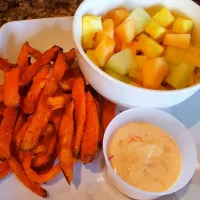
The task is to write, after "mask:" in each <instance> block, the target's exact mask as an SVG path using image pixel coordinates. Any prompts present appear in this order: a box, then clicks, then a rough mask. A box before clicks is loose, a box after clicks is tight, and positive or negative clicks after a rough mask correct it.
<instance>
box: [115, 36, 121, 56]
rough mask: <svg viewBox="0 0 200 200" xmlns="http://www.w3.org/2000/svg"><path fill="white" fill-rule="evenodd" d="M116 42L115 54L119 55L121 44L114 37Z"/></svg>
mask: <svg viewBox="0 0 200 200" xmlns="http://www.w3.org/2000/svg"><path fill="white" fill-rule="evenodd" d="M114 41H115V49H114V52H115V53H117V52H119V51H121V42H120V41H119V40H118V39H117V38H116V37H114Z"/></svg>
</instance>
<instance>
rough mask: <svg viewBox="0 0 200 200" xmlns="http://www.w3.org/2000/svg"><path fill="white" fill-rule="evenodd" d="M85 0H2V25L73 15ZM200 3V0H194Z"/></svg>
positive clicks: (0, 14) (0, 4)
mask: <svg viewBox="0 0 200 200" xmlns="http://www.w3.org/2000/svg"><path fill="white" fill-rule="evenodd" d="M82 1H83V0H0V26H1V25H3V24H4V23H6V22H9V21H16V20H24V19H37V18H44V17H61V16H73V15H74V12H75V11H76V9H77V7H78V6H79V4H80V3H81V2H82ZM194 1H195V2H197V3H199V4H200V0H194Z"/></svg>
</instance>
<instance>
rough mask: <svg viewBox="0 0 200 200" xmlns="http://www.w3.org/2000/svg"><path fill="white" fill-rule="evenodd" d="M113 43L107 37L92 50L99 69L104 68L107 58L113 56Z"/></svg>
mask: <svg viewBox="0 0 200 200" xmlns="http://www.w3.org/2000/svg"><path fill="white" fill-rule="evenodd" d="M114 48H115V42H114V40H113V39H111V38H110V37H108V36H105V37H104V38H103V40H102V41H101V42H100V44H99V45H98V46H97V48H96V49H95V50H94V55H95V57H96V60H97V62H98V64H99V66H100V67H103V66H105V64H106V63H107V61H108V60H109V58H110V57H111V56H112V55H113V53H114Z"/></svg>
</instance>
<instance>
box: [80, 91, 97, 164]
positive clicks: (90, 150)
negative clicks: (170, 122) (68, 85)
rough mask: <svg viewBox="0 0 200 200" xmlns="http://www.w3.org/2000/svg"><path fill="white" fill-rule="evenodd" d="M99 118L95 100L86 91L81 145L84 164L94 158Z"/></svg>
mask: <svg viewBox="0 0 200 200" xmlns="http://www.w3.org/2000/svg"><path fill="white" fill-rule="evenodd" d="M98 135H99V119H98V113H97V106H96V103H95V100H94V98H93V96H92V95H91V93H90V92H87V93H86V122H85V130H84V134H83V139H82V146H81V160H82V162H83V163H84V164H87V163H90V162H92V161H93V160H94V158H95V156H96V153H97V148H98Z"/></svg>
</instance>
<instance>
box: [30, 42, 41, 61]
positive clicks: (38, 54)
mask: <svg viewBox="0 0 200 200" xmlns="http://www.w3.org/2000/svg"><path fill="white" fill-rule="evenodd" d="M28 53H29V55H30V56H32V57H33V58H34V59H35V60H39V59H40V58H41V57H42V53H41V52H40V51H38V50H37V49H34V48H33V47H31V46H30V45H29V47H28Z"/></svg>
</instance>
